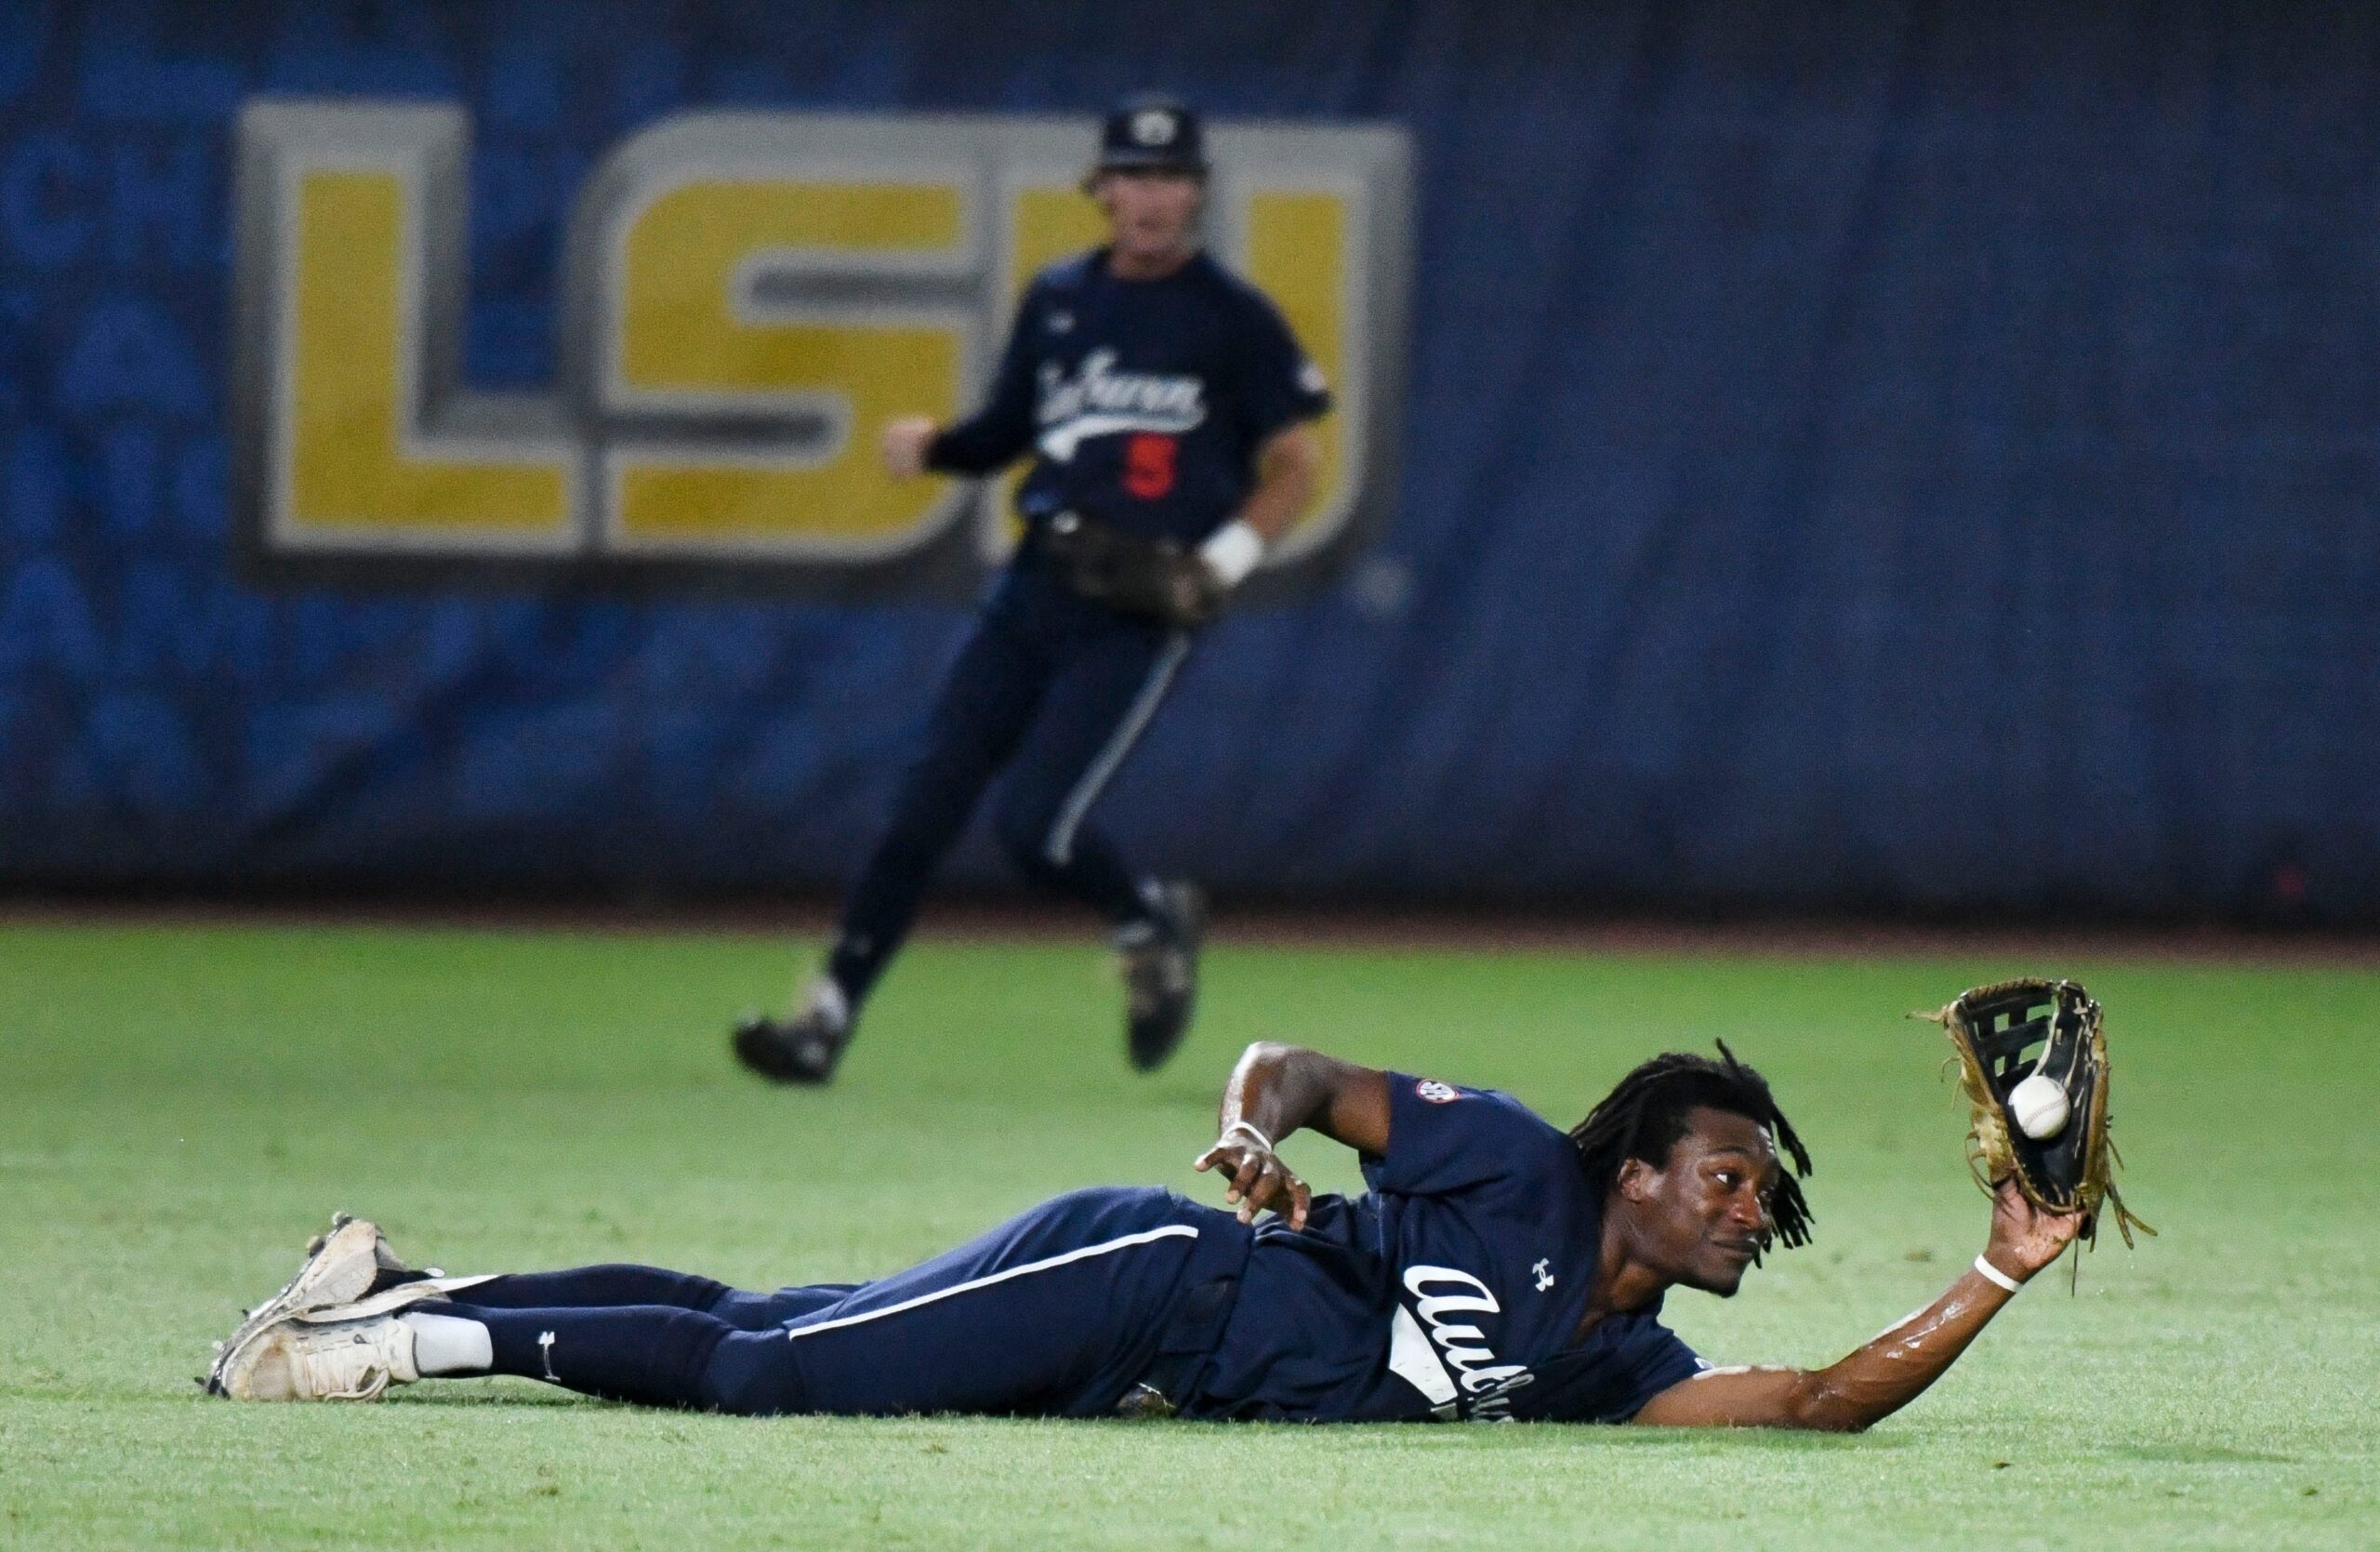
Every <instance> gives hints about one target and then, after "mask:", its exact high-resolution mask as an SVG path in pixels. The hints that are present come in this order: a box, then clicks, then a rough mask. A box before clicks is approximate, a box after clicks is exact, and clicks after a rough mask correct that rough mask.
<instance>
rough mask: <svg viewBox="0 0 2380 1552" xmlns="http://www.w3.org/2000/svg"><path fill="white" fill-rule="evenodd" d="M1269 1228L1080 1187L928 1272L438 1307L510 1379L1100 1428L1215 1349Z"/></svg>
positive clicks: (818, 1408)
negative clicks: (1174, 1362) (472, 1329)
mask: <svg viewBox="0 0 2380 1552" xmlns="http://www.w3.org/2000/svg"><path fill="white" fill-rule="evenodd" d="M1249 1245H1250V1230H1249V1229H1248V1228H1247V1227H1245V1226H1243V1225H1241V1224H1240V1223H1239V1221H1238V1220H1237V1219H1236V1217H1235V1216H1233V1215H1232V1214H1228V1213H1224V1212H1220V1211H1218V1210H1216V1209H1214V1208H1211V1207H1203V1206H1200V1205H1198V1204H1197V1203H1196V1202H1192V1201H1190V1200H1186V1199H1184V1198H1183V1197H1181V1196H1178V1195H1176V1194H1175V1193H1173V1192H1171V1191H1168V1190H1164V1189H1160V1188H1156V1187H1149V1188H1143V1189H1132V1188H1125V1187H1100V1188H1096V1189H1091V1190H1083V1191H1075V1192H1072V1193H1070V1194H1068V1195H1065V1196H1062V1197H1058V1198H1055V1199H1053V1200H1050V1201H1046V1202H1043V1203H1042V1204H1041V1205H1040V1206H1038V1207H1036V1208H1034V1209H1033V1210H1032V1211H1030V1212H1028V1213H1025V1214H1022V1215H1020V1216H1018V1217H1016V1218H1012V1219H1011V1220H1010V1221H1009V1222H1007V1223H1005V1224H1002V1225H1001V1226H1000V1227H998V1228H995V1229H993V1230H992V1231H991V1232H989V1233H987V1234H985V1235H984V1236H982V1237H981V1238H979V1239H977V1240H972V1242H970V1243H968V1244H965V1245H962V1246H960V1247H959V1249H957V1250H954V1251H951V1252H949V1253H948V1254H944V1255H939V1256H936V1257H935V1258H934V1259H932V1260H931V1261H928V1262H926V1263H924V1264H923V1265H921V1266H918V1267H911V1268H909V1269H908V1270H907V1271H905V1272H896V1273H894V1274H893V1275H892V1276H891V1277H886V1278H881V1279H879V1280H876V1281H874V1282H865V1283H822V1284H818V1285H815V1286H812V1287H804V1288H786V1289H781V1290H779V1291H778V1292H776V1293H742V1292H738V1291H737V1290H735V1289H732V1288H729V1287H727V1286H726V1285H725V1284H723V1283H719V1282H714V1281H712V1280H709V1279H707V1278H699V1277H690V1276H687V1275H685V1274H683V1273H679V1272H670V1271H664V1270H661V1269H660V1268H658V1267H626V1266H617V1267H583V1268H580V1269H578V1270H575V1271H563V1272H539V1273H531V1274H528V1275H525V1276H513V1277H500V1278H496V1279H495V1280H491V1281H488V1282H484V1283H480V1284H477V1285H474V1286H472V1287H469V1288H466V1289H462V1290H458V1292H457V1297H456V1302H454V1303H453V1304H451V1305H430V1306H426V1308H429V1309H432V1310H439V1311H443V1312H445V1313H449V1314H452V1315H454V1316H456V1317H459V1318H461V1319H465V1320H477V1321H480V1322H481V1323H482V1324H483V1325H484V1326H486V1327H487V1329H488V1333H489V1335H490V1338H491V1346H492V1348H493V1351H494V1354H495V1361H494V1365H493V1371H494V1372H495V1373H503V1374H517V1375H520V1376H522V1378H525V1379H542V1380H546V1381H549V1382H550V1383H552V1384H556V1385H560V1386H566V1387H568V1388H570V1389H573V1390H578V1391H583V1392H585V1393H587V1394H588V1395H591V1396H602V1397H605V1398H608V1399H615V1400H626V1401H638V1402H642V1403H645V1404H647V1405H654V1406H673V1407H692V1408H699V1409H704V1410H708V1411H716V1412H726V1413H741V1414H747V1415H756V1416H765V1415H773V1414H777V1413H878V1414H882V1413H926V1412H975V1413H1024V1414H1033V1415H1044V1416H1066V1417H1087V1416H1096V1415H1100V1414H1103V1413H1111V1412H1113V1411H1115V1410H1116V1407H1117V1402H1118V1401H1119V1400H1120V1399H1123V1398H1124V1397H1125V1396H1126V1395H1128V1394H1129V1393H1131V1391H1132V1390H1133V1389H1134V1387H1135V1386H1136V1385H1138V1384H1139V1383H1141V1381H1142V1380H1143V1379H1144V1377H1145V1376H1147V1375H1149V1374H1151V1373H1158V1372H1164V1370H1163V1369H1162V1366H1161V1365H1160V1360H1162V1359H1166V1358H1167V1357H1168V1356H1169V1355H1174V1356H1179V1355H1190V1354H1203V1353H1205V1352H1206V1351H1208V1350H1209V1349H1210V1347H1211V1346H1212V1345H1213V1343H1214V1341H1215V1340H1216V1338H1217V1337H1218V1335H1219V1334H1220V1332H1221V1330H1222V1325H1223V1318H1224V1317H1225V1316H1226V1315H1227V1314H1228V1313H1229V1307H1230V1300H1229V1296H1228V1295H1229V1294H1230V1293H1231V1292H1232V1290H1233V1286H1234V1280H1235V1279H1236V1277H1237V1276H1238V1273H1239V1270H1240V1267H1241V1266H1242V1265H1243V1263H1244V1262H1245V1261H1246V1259H1247V1255H1248V1249H1249Z"/></svg>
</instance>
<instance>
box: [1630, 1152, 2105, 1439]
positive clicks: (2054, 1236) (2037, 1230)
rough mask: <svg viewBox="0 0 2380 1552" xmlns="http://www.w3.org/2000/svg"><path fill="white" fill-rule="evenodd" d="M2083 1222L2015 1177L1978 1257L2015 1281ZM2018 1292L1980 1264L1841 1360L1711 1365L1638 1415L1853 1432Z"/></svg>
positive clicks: (1914, 1392)
mask: <svg viewBox="0 0 2380 1552" xmlns="http://www.w3.org/2000/svg"><path fill="white" fill-rule="evenodd" d="M2080 1227H2082V1219H2081V1217H2080V1216H2079V1215H2077V1214H2070V1213H2068V1214H2052V1213H2043V1212H2042V1211H2040V1210H2039V1209H2037V1208H2035V1207H2034V1206H2033V1204H2032V1203H2031V1202H2030V1201H2027V1200H2025V1197H2024V1193H2023V1192H2021V1191H2019V1190H2017V1189H2016V1184H2015V1182H2013V1181H2003V1182H2002V1184H2001V1186H2000V1189H1999V1191H1998V1193H1997V1194H1996V1195H1995V1196H1994V1198H1993V1200H1992V1205H1991V1238H1990V1241H1989V1242H1988V1243H1987V1244H1986V1245H1985V1247H1984V1252H1983V1257H1982V1258H1983V1260H1984V1261H1985V1262H1987V1263H1988V1264H1989V1265H1990V1267H1992V1268H1993V1269H1995V1270H1996V1271H1998V1272H1999V1273H2000V1274H2001V1275H2002V1276H2003V1277H2005V1278H2007V1279H2008V1280H2010V1281H2012V1282H2017V1283H2021V1282H2023V1281H2025V1280H2027V1279H2029V1278H2030V1277H2031V1276H2032V1275H2033V1274H2034V1273H2035V1272H2038V1271H2040V1270H2041V1269H2042V1268H2043V1267H2046V1266H2048V1265H2049V1264H2050V1263H2051V1262H2053V1261H2055V1260H2056V1259H2057V1255H2058V1253H2059V1252H2060V1251H2062V1250H2064V1249H2065V1248H2066V1247H2067V1245H2068V1244H2069V1243H2070V1242H2071V1241H2072V1240H2073V1239H2074V1235H2075V1232H2076V1230H2077V1229H2079V1228H2080ZM2014 1297H2016V1294H2015V1293H2014V1292H2013V1291H2012V1290H2010V1289H2008V1288H2004V1287H2003V1286H2001V1284H2000V1283H1998V1282H1996V1281H1994V1280H1992V1279H1991V1278H1990V1277H1988V1276H1987V1275H1985V1274H1984V1273H1983V1272H1982V1271H1981V1270H1970V1271H1968V1272H1967V1273H1966V1274H1965V1275H1964V1276H1963V1277H1961V1278H1960V1279H1959V1280H1958V1281H1956V1282H1953V1283H1952V1284H1950V1287H1949V1289H1948V1290H1946V1291H1945V1292H1944V1293H1943V1294H1942V1296H1941V1297H1940V1298H1938V1299H1936V1300H1935V1301H1934V1302H1933V1303H1932V1304H1930V1305H1927V1306H1926V1307H1924V1309H1921V1310H1919V1311H1918V1312H1917V1313H1916V1314H1914V1315H1911V1317H1909V1319H1907V1320H1903V1321H1901V1322H1900V1323H1899V1324H1898V1325H1897V1326H1894V1327H1893V1328H1892V1329H1890V1330H1889V1331H1886V1332H1885V1333H1884V1334H1883V1335H1881V1336H1879V1337H1877V1338H1876V1339H1875V1340H1874V1341H1872V1342H1871V1343H1869V1344H1868V1345H1867V1346H1864V1347H1861V1348H1860V1349H1859V1350H1858V1351H1857V1352H1855V1353H1853V1354H1851V1355H1850V1356H1849V1357H1848V1358H1845V1359H1844V1360H1842V1361H1840V1362H1838V1363H1834V1364H1831V1365H1829V1366H1828V1367H1826V1368H1824V1369H1712V1370H1710V1371H1708V1372H1706V1373H1700V1374H1697V1375H1696V1376H1694V1378H1692V1379H1690V1380H1686V1381H1683V1382H1681V1383H1679V1384H1677V1385H1674V1386H1671V1387H1670V1388H1669V1389H1667V1390H1664V1391H1662V1392H1661V1393H1660V1394H1659V1395H1658V1396H1656V1397H1654V1398H1653V1399H1651V1400H1649V1401H1647V1402H1646V1403H1645V1407H1644V1410H1643V1411H1641V1412H1639V1413H1637V1414H1636V1417H1635V1421H1637V1422H1639V1423H1645V1424H1649V1425H1651V1426H1655V1427H1671V1428H1679V1427H1738V1428H1822V1429H1826V1430H1829V1431H1831V1432H1835V1433H1858V1432H1859V1431H1860V1430H1861V1429H1863V1428H1867V1427H1871V1426H1873V1425H1875V1424H1876V1423H1878V1422H1881V1421H1882V1420H1883V1419H1884V1418H1886V1417H1889V1416H1891V1415H1892V1414H1893V1413H1896V1412H1898V1411H1899V1410H1900V1409H1901V1408H1903V1407H1905V1406H1907V1405H1908V1404H1909V1403H1910V1402H1911V1401H1913V1400H1915V1399H1917V1398H1918V1396H1919V1395H1921V1394H1922V1393H1923V1392H1924V1389H1925V1387H1926V1386H1930V1385H1932V1384H1933V1383H1934V1382H1935V1381H1936V1380H1937V1379H1940V1378H1941V1377H1942V1373H1943V1371H1944V1370H1946V1369H1948V1368H1950V1364H1951V1363H1952V1361H1953V1360H1956V1359H1957V1358H1958V1356H1959V1355H1960V1354H1961V1353H1963V1352H1964V1351H1966V1348H1967V1344H1968V1343H1970V1342H1972V1341H1974V1340H1975V1339H1976V1337H1977V1334H1978V1333H1981V1332H1982V1330H1983V1328H1984V1326H1985V1324H1986V1323H1987V1322H1989V1321H1990V1319H1991V1318H1992V1316H1994V1315H1996V1314H1998V1313H1999V1312H2000V1308H2001V1307H2002V1306H2003V1305H2005V1304H2006V1303H2007V1302H2008V1301H2009V1300H2010V1299H2012V1298H2014Z"/></svg>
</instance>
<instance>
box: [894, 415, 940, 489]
mask: <svg viewBox="0 0 2380 1552" xmlns="http://www.w3.org/2000/svg"><path fill="white" fill-rule="evenodd" d="M935 430H936V428H935V426H934V423H933V421H932V420H931V419H930V418H927V417H925V416H922V415H905V416H903V417H901V418H899V419H898V420H893V421H888V422H886V424H885V427H884V468H885V470H886V471H887V472H889V473H890V474H891V475H892V476H893V478H894V479H896V480H907V479H913V478H915V477H916V476H918V475H919V474H922V473H924V472H925V471H926V448H927V447H928V446H929V445H930V444H932V442H933V436H934V431H935Z"/></svg>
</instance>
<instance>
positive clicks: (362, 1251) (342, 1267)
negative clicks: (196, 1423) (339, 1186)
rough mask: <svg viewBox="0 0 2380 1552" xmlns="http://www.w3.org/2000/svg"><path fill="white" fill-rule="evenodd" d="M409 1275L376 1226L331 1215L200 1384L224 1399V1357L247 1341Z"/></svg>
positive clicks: (222, 1349)
mask: <svg viewBox="0 0 2380 1552" xmlns="http://www.w3.org/2000/svg"><path fill="white" fill-rule="evenodd" d="M408 1270H410V1268H409V1267H406V1266H405V1264H404V1262H403V1259H402V1258H400V1257H399V1256H398V1254H397V1253H396V1252H395V1251H393V1250H391V1249H390V1248H389V1240H388V1237H387V1236H385V1235H383V1234H382V1233H381V1232H380V1228H379V1226H378V1225H377V1224H375V1223H373V1222H371V1221H370V1220H369V1219H366V1218H358V1217H354V1216H351V1215H350V1214H346V1213H339V1214H334V1215H333V1216H332V1218H331V1227H330V1232H329V1233H327V1234H318V1235H316V1236H315V1237H314V1238H313V1239H312V1240H309V1241H307V1244H306V1259H305V1260H304V1262H302V1263H301V1264H300V1265H299V1266H298V1275H297V1276H296V1277H293V1278H291V1279H290V1280H289V1281H288V1283H287V1285H286V1286H284V1288H283V1289H282V1290H281V1292H280V1293H275V1294H274V1295H273V1296H272V1297H271V1298H269V1299H267V1300H265V1301H264V1303H262V1304H260V1305H258V1306H257V1307H256V1308H254V1309H252V1310H250V1311H248V1314H247V1319H245V1320H242V1321H241V1322H240V1326H239V1329H238V1330H236V1331H234V1332H232V1333H231V1336H230V1337H229V1338H228V1339H227V1340H225V1341H224V1342H222V1343H220V1344H218V1346H217V1347H216V1360H215V1364H214V1367H213V1368H212V1369H210V1370H209V1371H208V1372H207V1375H206V1378H205V1380H203V1381H202V1382H200V1383H201V1384H203V1385H204V1386H205V1387H206V1389H207V1391H208V1392H209V1393H211V1394H214V1395H218V1396H220V1395H223V1394H224V1393H225V1392H224V1388H223V1384H222V1379H223V1362H224V1356H223V1355H225V1354H228V1353H230V1352H231V1351H232V1350H233V1349H234V1348H236V1347H238V1346H240V1345H241V1344H242V1343H244V1342H245V1341H246V1340H247V1339H248V1338H249V1337H251V1336H253V1335H255V1334H256V1333H258V1332H259V1331H262V1330H263V1329H264V1328H265V1327H267V1326H269V1325H271V1323H272V1322H273V1321H275V1320H281V1319H283V1318H284V1317H285V1316H289V1315H294V1314H298V1313H299V1312H301V1311H304V1310H309V1309H323V1308H327V1307H330V1306H332V1305H340V1304H353V1303H354V1302H355V1301H356V1300H358V1299H360V1298H363V1297H364V1295H365V1294H367V1293H371V1292H372V1286H373V1284H374V1283H375V1282H376V1281H377V1280H379V1279H380V1277H381V1276H382V1274H384V1273H394V1274H403V1273H404V1272H406V1271H408ZM430 1275H432V1276H436V1275H437V1268H436V1267H431V1268H430Z"/></svg>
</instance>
